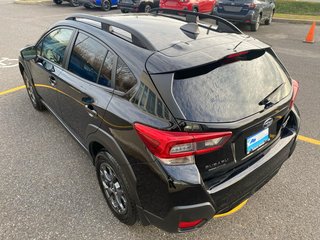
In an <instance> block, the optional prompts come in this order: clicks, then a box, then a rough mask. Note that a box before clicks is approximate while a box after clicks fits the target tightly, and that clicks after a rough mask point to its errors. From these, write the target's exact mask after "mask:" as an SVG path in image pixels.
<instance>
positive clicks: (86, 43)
mask: <svg viewBox="0 0 320 240" xmlns="http://www.w3.org/2000/svg"><path fill="white" fill-rule="evenodd" d="M106 54H107V49H106V48H105V47H104V46H103V45H102V44H100V43H98V42H97V41H95V40H93V39H92V38H90V37H88V36H87V35H85V34H82V33H79V35H78V37H77V40H76V42H75V44H74V47H73V49H72V53H71V56H70V61H69V67H68V69H69V71H71V72H73V73H74V74H76V75H78V76H80V77H82V78H84V79H86V80H88V81H91V82H97V81H98V75H99V72H100V68H101V66H102V63H103V62H104V58H105V56H106ZM103 76H104V75H103ZM103 76H102V78H103ZM110 78H111V77H110ZM110 78H109V79H110ZM99 81H100V79H99ZM103 81H104V80H101V82H103ZM105 82H106V81H105ZM106 84H109V83H106ZM103 85H104V84H103Z"/></svg>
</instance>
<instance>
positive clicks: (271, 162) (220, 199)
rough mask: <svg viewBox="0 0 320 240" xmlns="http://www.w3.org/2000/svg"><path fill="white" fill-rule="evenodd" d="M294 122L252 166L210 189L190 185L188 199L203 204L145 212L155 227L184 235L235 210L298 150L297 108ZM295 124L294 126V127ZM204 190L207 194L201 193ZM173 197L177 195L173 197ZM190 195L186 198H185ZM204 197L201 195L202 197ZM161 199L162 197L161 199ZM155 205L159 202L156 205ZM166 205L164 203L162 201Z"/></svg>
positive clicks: (176, 195) (298, 124) (175, 194)
mask: <svg viewBox="0 0 320 240" xmlns="http://www.w3.org/2000/svg"><path fill="white" fill-rule="evenodd" d="M293 116H294V119H293V122H291V126H288V127H286V128H285V129H284V130H283V132H282V134H281V137H280V138H279V139H278V140H277V141H276V142H275V143H273V145H272V146H270V148H268V149H267V150H265V151H264V152H262V153H261V154H260V155H259V156H258V158H259V159H258V160H257V161H255V162H254V163H253V164H252V165H250V166H249V167H247V168H246V169H244V170H243V171H241V172H240V173H239V174H236V175H235V176H233V177H231V178H230V179H228V180H226V181H225V182H223V183H221V184H219V185H217V186H215V187H213V188H209V189H207V188H206V187H205V186H204V184H201V185H190V188H191V191H193V192H194V194H192V193H191V194H190V192H189V193H188V194H187V195H188V197H189V198H198V201H199V198H201V199H202V202H200V203H198V204H191V205H186V206H174V207H172V208H171V209H169V210H168V211H167V213H166V214H164V215H163V216H162V217H159V216H157V215H156V214H154V213H151V212H149V211H146V210H142V209H141V210H142V212H143V213H144V216H145V217H146V219H147V220H148V221H149V222H150V223H151V224H153V225H155V226H157V227H159V228H161V229H163V230H165V231H168V232H183V231H190V230H194V229H197V228H199V227H201V226H203V225H204V224H205V223H206V222H208V221H209V220H210V219H212V218H213V216H214V215H216V214H222V213H225V212H228V211H229V210H231V209H233V208H235V207H236V206H237V205H239V204H240V203H241V202H243V201H244V200H245V199H247V198H249V197H250V196H251V195H252V194H254V193H255V192H256V191H258V190H259V189H260V188H261V187H262V186H263V185H265V184H266V183H267V182H268V181H269V180H270V179H272V177H273V176H274V175H276V173H277V172H278V171H279V169H280V168H281V166H282V164H283V163H284V162H285V161H286V160H287V159H288V158H289V157H290V156H291V154H292V152H293V151H294V149H295V144H296V138H297V134H298V132H299V126H300V117H299V114H298V112H297V110H296V109H294V110H293ZM292 124H293V126H292ZM201 191H202V192H204V194H203V195H202V194H201ZM173 195H174V196H173ZM187 195H184V196H183V197H184V198H185V197H186V196H187ZM200 195H202V196H200ZM173 197H174V198H175V199H177V198H183V197H182V196H181V195H180V196H179V193H177V192H175V193H173V194H172V195H171V196H170V197H169V199H170V198H171V199H173ZM159 198H161V197H159ZM153 204H156V202H153ZM163 204H165V203H164V202H163ZM198 219H204V221H203V222H202V224H200V225H199V226H196V227H195V228H192V229H179V227H178V226H179V222H180V221H187V222H191V221H195V220H198Z"/></svg>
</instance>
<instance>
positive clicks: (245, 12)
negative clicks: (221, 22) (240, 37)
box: [213, 0, 276, 31]
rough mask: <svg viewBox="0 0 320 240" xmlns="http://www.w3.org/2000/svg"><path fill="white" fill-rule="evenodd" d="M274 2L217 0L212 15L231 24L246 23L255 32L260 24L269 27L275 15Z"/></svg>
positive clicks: (267, 0) (272, 0)
mask: <svg viewBox="0 0 320 240" xmlns="http://www.w3.org/2000/svg"><path fill="white" fill-rule="evenodd" d="M275 9H276V6H275V1H274V0H217V4H216V6H215V7H214V9H213V14H214V15H216V16H219V17H223V18H224V19H227V20H229V21H232V22H236V23H246V24H249V25H250V27H251V31H257V30H258V28H259V26H260V23H265V24H266V25H269V24H270V23H271V22H272V18H273V15H274V13H275Z"/></svg>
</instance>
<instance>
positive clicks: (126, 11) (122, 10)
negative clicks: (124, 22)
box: [121, 9, 129, 13]
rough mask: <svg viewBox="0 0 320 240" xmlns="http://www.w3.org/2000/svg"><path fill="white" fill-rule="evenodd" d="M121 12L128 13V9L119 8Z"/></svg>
mask: <svg viewBox="0 0 320 240" xmlns="http://www.w3.org/2000/svg"><path fill="white" fill-rule="evenodd" d="M121 12H122V13H128V12H129V11H128V10H126V9H121Z"/></svg>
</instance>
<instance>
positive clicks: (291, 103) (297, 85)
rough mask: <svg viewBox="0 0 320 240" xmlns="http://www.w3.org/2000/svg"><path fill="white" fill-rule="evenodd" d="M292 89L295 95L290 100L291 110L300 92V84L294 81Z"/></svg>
mask: <svg viewBox="0 0 320 240" xmlns="http://www.w3.org/2000/svg"><path fill="white" fill-rule="evenodd" d="M292 88H293V94H292V98H291V100H290V109H291V108H292V107H293V104H294V101H295V100H296V97H297V94H298V90H299V83H298V81H296V80H292Z"/></svg>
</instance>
